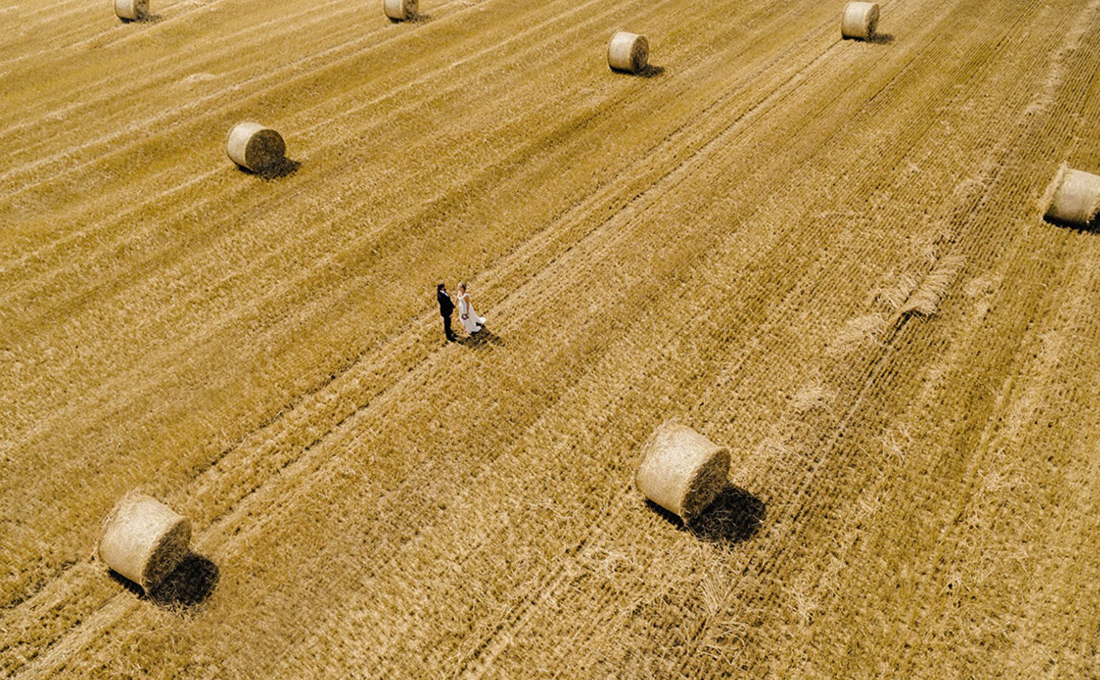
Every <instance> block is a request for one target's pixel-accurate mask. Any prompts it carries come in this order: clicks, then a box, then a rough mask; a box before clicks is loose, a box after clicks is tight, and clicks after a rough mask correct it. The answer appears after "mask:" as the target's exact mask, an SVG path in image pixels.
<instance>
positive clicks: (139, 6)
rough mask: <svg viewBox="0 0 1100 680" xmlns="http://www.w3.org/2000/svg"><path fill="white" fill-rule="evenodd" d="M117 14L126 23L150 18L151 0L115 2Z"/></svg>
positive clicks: (118, 0)
mask: <svg viewBox="0 0 1100 680" xmlns="http://www.w3.org/2000/svg"><path fill="white" fill-rule="evenodd" d="M115 14H116V15H118V18H119V19H124V20H126V21H139V20H141V19H144V18H146V17H147V16H149V0H115Z"/></svg>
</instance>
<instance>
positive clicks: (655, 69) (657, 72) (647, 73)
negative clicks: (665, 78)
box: [634, 64, 665, 78]
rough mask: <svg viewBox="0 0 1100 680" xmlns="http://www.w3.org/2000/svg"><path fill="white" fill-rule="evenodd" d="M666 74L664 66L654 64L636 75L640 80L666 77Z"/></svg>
mask: <svg viewBox="0 0 1100 680" xmlns="http://www.w3.org/2000/svg"><path fill="white" fill-rule="evenodd" d="M664 72H665V67H664V66H654V65H653V64H650V65H648V66H646V67H645V68H643V69H642V70H641V71H638V72H637V73H635V74H634V75H636V76H638V77H639V78H656V77H658V76H661V75H664Z"/></svg>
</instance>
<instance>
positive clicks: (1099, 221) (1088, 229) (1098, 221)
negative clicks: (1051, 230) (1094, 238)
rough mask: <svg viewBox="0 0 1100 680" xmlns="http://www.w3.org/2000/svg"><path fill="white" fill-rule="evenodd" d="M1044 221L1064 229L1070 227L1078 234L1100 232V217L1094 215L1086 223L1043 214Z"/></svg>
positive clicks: (1069, 228)
mask: <svg viewBox="0 0 1100 680" xmlns="http://www.w3.org/2000/svg"><path fill="white" fill-rule="evenodd" d="M1043 221H1045V222H1046V223H1048V224H1053V225H1054V226H1056V227H1060V228H1062V229H1068V230H1070V231H1072V232H1075V233H1077V234H1091V235H1096V234H1100V217H1094V218H1093V219H1092V221H1091V222H1089V223H1088V224H1085V225H1081V224H1078V223H1076V222H1069V221H1067V220H1060V219H1058V218H1056V217H1046V216H1045V215H1044V216H1043Z"/></svg>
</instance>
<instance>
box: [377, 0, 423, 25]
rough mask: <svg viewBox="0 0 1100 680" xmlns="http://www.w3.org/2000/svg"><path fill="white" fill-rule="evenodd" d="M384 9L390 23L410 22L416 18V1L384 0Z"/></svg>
mask: <svg viewBox="0 0 1100 680" xmlns="http://www.w3.org/2000/svg"><path fill="white" fill-rule="evenodd" d="M382 9H383V10H384V11H385V12H386V16H387V17H389V18H390V21H408V20H410V19H415V18H416V11H417V7H416V0H382Z"/></svg>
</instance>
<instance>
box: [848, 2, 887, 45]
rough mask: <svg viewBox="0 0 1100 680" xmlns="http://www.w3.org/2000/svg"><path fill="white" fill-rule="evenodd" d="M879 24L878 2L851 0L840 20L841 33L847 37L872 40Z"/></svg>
mask: <svg viewBox="0 0 1100 680" xmlns="http://www.w3.org/2000/svg"><path fill="white" fill-rule="evenodd" d="M877 26H878V3H877V2H849V3H848V6H847V7H845V8H844V18H842V19H841V20H840V34H841V35H842V36H844V37H845V38H856V39H859V40H871V39H872V38H874V37H875V28H876V27H877Z"/></svg>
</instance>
